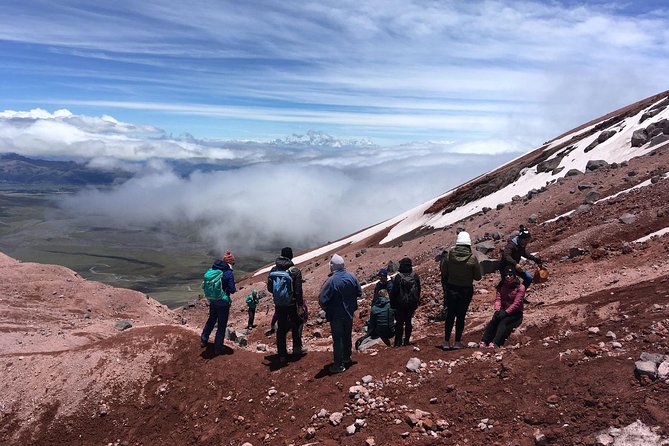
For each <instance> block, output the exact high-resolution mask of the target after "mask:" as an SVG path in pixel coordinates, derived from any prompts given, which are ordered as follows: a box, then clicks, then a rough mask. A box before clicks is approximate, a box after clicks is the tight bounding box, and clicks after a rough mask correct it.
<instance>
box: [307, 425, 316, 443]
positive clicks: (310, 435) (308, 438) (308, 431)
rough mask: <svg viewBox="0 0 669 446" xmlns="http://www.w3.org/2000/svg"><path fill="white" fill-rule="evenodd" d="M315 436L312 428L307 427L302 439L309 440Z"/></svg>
mask: <svg viewBox="0 0 669 446" xmlns="http://www.w3.org/2000/svg"><path fill="white" fill-rule="evenodd" d="M315 436H316V429H314V428H313V427H308V428H307V433H306V434H305V435H304V438H305V439H307V440H311V439H312V438H314V437H315Z"/></svg>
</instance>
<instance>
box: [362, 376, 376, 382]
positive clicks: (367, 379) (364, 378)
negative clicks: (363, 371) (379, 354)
mask: <svg viewBox="0 0 669 446" xmlns="http://www.w3.org/2000/svg"><path fill="white" fill-rule="evenodd" d="M361 381H362V383H363V384H369V383H371V382H372V381H374V378H372V375H365V376H363V377H362V379H361Z"/></svg>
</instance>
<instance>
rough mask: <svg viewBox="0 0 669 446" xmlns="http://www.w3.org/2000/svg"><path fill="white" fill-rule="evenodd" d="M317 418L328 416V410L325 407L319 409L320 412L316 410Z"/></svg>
mask: <svg viewBox="0 0 669 446" xmlns="http://www.w3.org/2000/svg"><path fill="white" fill-rule="evenodd" d="M317 416H318V418H325V417H327V416H328V411H327V410H325V409H321V410H320V412H318V415H317Z"/></svg>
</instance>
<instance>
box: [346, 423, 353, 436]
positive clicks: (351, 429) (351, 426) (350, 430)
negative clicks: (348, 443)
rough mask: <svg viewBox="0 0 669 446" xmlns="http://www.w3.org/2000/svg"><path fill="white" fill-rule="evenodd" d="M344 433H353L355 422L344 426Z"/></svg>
mask: <svg viewBox="0 0 669 446" xmlns="http://www.w3.org/2000/svg"><path fill="white" fill-rule="evenodd" d="M346 434H347V435H353V434H355V424H351V425H350V426H346Z"/></svg>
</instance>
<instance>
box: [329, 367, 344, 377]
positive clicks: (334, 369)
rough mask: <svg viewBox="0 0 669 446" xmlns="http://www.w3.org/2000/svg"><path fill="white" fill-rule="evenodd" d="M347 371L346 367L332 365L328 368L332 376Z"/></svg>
mask: <svg viewBox="0 0 669 446" xmlns="http://www.w3.org/2000/svg"><path fill="white" fill-rule="evenodd" d="M345 371H346V367H344V366H343V365H336V364H332V365H331V366H330V367H328V372H330V374H332V375H334V374H337V373H341V372H345Z"/></svg>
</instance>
